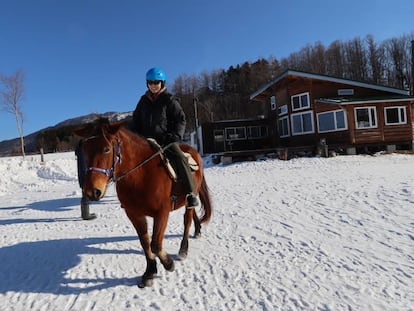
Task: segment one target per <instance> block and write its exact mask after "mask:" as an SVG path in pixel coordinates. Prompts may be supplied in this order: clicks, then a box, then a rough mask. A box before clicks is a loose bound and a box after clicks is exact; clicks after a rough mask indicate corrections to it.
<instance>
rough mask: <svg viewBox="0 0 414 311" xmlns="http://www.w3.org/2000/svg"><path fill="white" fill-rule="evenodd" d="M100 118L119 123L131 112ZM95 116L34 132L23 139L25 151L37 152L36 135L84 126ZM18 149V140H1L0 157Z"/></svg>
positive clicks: (130, 114)
mask: <svg viewBox="0 0 414 311" xmlns="http://www.w3.org/2000/svg"><path fill="white" fill-rule="evenodd" d="M100 115H101V116H104V117H106V118H108V119H109V120H111V121H121V120H126V119H128V117H131V116H132V111H129V112H114V111H111V112H106V113H103V114H100ZM96 116H97V114H95V113H91V114H88V115H85V116H80V117H76V118H71V119H68V120H65V121H62V122H59V123H58V124H56V125H53V126H50V127H47V128H44V129H41V130H39V131H36V132H34V133H31V134H29V135H27V136H25V137H24V141H25V149H26V151H27V152H29V153H30V152H33V151H36V150H37V146H36V137H37V135H38V134H39V133H40V132H42V131H45V130H51V129H57V128H59V127H65V126H76V125H81V124H86V123H88V122H91V121H93V120H94V119H95V118H96ZM19 148H20V138H19V137H17V138H14V139H9V140H3V141H1V142H0V156H8V155H11V154H12V153H13V150H17V149H19Z"/></svg>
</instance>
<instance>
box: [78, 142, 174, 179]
mask: <svg viewBox="0 0 414 311" xmlns="http://www.w3.org/2000/svg"><path fill="white" fill-rule="evenodd" d="M95 137H97V136H91V137H88V138H87V139H85V141H86V140H89V139H92V138H95ZM104 138H105V139H106V137H104ZM117 142H118V145H117V148H116V146H115V145H116V144H115V143H114V142H113V141H112V150H113V155H114V156H113V161H112V166H111V167H110V168H107V169H105V168H100V167H95V166H89V167H88V168H87V171H92V172H98V173H103V174H105V175H106V176H107V177H108V178H109V180H108V182H111V181H112V182H114V183H117V182H118V181H120V180H121V179H123V178H125V177H126V176H128V175H129V174H131V173H132V172H133V171H135V170H137V169H139V168H140V167H141V166H144V165H145V164H146V163H148V162H149V161H151V160H152V159H154V158H155V157H157V156H159V155H161V154H162V153H163V152H164V150H166V149H168V148H169V147H170V146H171V145H172V144H168V145H167V146H165V147H164V148H160V149H159V150H157V151H156V152H155V153H153V154H152V155H151V156H149V157H148V158H146V159H145V160H144V161H142V162H141V163H138V164H137V165H136V166H135V167H133V168H132V169H130V170H129V171H127V172H125V173H124V174H122V175H120V176H118V177H115V167H116V165H117V164H118V163H119V164H121V163H122V158H121V146H122V141H121V140H120V139H117ZM115 149H117V151H116V152H115Z"/></svg>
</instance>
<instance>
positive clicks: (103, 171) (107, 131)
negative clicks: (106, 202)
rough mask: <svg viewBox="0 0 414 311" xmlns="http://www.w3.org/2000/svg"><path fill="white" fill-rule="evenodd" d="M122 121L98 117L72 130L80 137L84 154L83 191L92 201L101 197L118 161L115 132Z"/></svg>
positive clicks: (117, 143)
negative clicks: (85, 168)
mask: <svg viewBox="0 0 414 311" xmlns="http://www.w3.org/2000/svg"><path fill="white" fill-rule="evenodd" d="M123 124H124V122H122V121H120V122H109V120H108V119H107V118H103V117H99V118H98V119H97V120H95V121H94V122H92V123H89V124H87V125H86V126H83V127H81V128H77V129H75V130H74V133H75V134H76V135H78V136H80V137H82V151H83V152H84V154H85V159H86V167H87V172H86V176H85V182H84V185H83V191H84V192H85V194H86V195H87V196H88V197H89V198H90V199H91V200H94V201H97V200H100V199H101V198H103V196H104V195H105V192H106V187H107V185H108V183H109V182H110V181H111V179H112V178H113V174H114V170H115V166H116V165H117V163H118V162H119V157H120V154H119V153H120V151H119V148H120V146H119V141H118V139H117V133H118V131H119V129H120V127H121V126H122V125H123Z"/></svg>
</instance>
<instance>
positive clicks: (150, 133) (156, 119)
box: [131, 67, 199, 208]
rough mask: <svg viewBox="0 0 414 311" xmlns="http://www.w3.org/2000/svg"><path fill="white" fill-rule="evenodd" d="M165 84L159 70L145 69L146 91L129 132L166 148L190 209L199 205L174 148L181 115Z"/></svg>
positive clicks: (179, 134) (181, 131) (181, 132)
mask: <svg viewBox="0 0 414 311" xmlns="http://www.w3.org/2000/svg"><path fill="white" fill-rule="evenodd" d="M165 83H166V75H165V72H164V70H163V69H161V68H159V67H154V68H151V69H150V70H148V72H147V74H146V84H147V88H148V90H147V91H146V93H145V94H144V95H143V96H142V97H141V99H140V100H139V102H138V104H137V106H136V108H135V110H134V113H133V119H132V126H131V129H132V131H134V132H136V133H138V134H140V135H142V136H144V137H147V138H152V139H155V140H156V141H157V143H158V144H159V145H161V146H166V145H169V147H168V148H167V149H166V150H165V152H166V154H167V157H168V158H169V159H171V160H172V161H173V163H174V164H175V165H176V167H177V170H178V176H179V178H180V179H181V182H182V183H183V187H184V189H185V191H186V193H187V196H186V199H187V204H186V206H187V208H194V207H196V206H198V205H199V201H198V199H197V197H196V196H195V195H194V181H193V177H192V175H191V169H190V166H189V164H188V160H187V158H186V157H185V155H184V154H183V152H182V151H181V149H180V147H179V145H178V142H179V141H181V140H182V139H183V135H184V132H185V126H186V120H185V114H184V111H183V109H182V108H181V105H180V103H179V101H178V99H177V98H176V97H174V96H172V95H171V94H170V93H168V92H167V89H166V86H165Z"/></svg>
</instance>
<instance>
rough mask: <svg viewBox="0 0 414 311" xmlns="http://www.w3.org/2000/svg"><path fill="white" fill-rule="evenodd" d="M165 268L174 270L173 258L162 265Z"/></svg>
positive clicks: (170, 270)
mask: <svg viewBox="0 0 414 311" xmlns="http://www.w3.org/2000/svg"><path fill="white" fill-rule="evenodd" d="M164 268H165V270H167V271H169V272H172V271H174V260H171V262H169V263H168V264H166V265H165V266H164Z"/></svg>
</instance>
